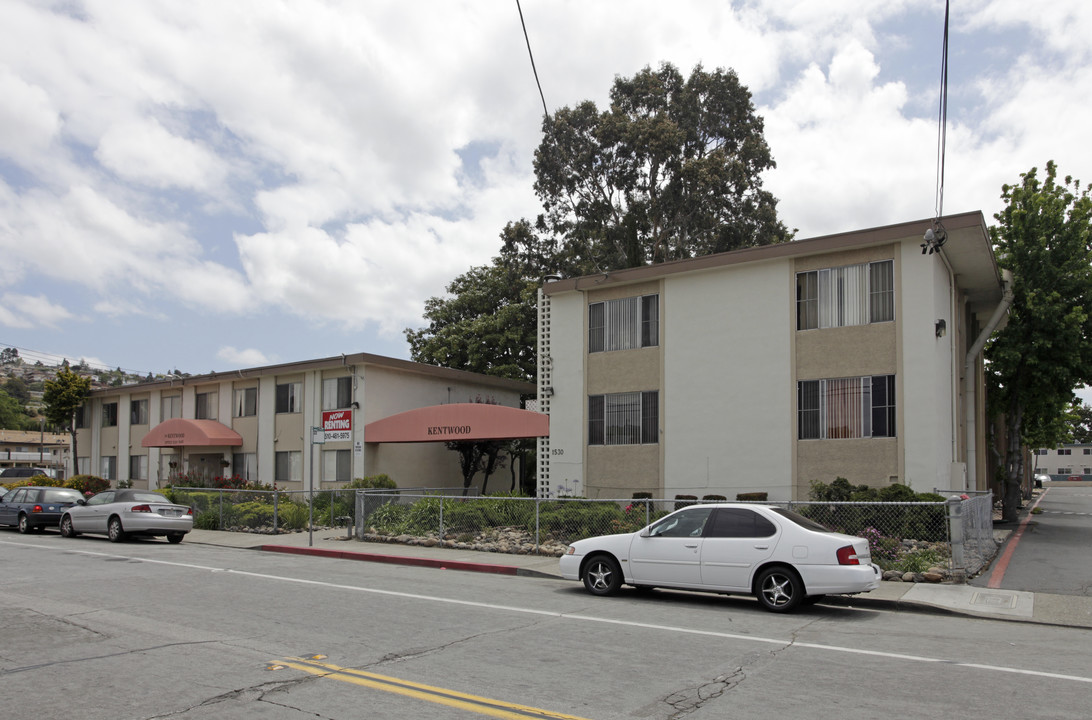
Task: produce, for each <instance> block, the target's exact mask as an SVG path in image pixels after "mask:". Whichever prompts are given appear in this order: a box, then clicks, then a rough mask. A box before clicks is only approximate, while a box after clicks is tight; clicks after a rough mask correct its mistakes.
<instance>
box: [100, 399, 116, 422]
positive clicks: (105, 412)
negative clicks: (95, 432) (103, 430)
mask: <svg viewBox="0 0 1092 720" xmlns="http://www.w3.org/2000/svg"><path fill="white" fill-rule="evenodd" d="M117 424H118V404H117V403H116V402H112V403H103V404H102V426H103V427H116V426H117Z"/></svg>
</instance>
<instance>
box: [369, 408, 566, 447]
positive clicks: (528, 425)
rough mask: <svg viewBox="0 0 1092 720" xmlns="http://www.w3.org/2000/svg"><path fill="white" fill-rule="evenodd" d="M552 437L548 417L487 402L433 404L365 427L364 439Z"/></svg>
mask: <svg viewBox="0 0 1092 720" xmlns="http://www.w3.org/2000/svg"><path fill="white" fill-rule="evenodd" d="M549 434H550V417H549V416H548V415H545V414H543V413H538V412H534V411H532V410H520V409H519V408H511V407H505V406H503V405H487V404H485V403H455V404H452V405H433V406H431V407H423V408H418V409H417V410H407V411H406V412H403V413H398V414H397V415H391V416H390V417H385V418H383V419H382V420H376V421H375V422H372V423H368V424H367V425H365V426H364V440H365V442H370V443H373V442H385V443H407V442H447V441H449V440H513V439H516V438H527V437H545V436H547V435H549Z"/></svg>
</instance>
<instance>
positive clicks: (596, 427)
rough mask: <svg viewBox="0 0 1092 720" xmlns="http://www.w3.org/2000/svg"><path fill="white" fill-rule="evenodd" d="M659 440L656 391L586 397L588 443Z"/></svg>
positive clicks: (644, 443) (614, 443)
mask: <svg viewBox="0 0 1092 720" xmlns="http://www.w3.org/2000/svg"><path fill="white" fill-rule="evenodd" d="M659 440H660V393H659V392H657V391H655V390H653V391H648V392H628V393H613V394H610V395H590V396H589V397H588V444H589V445H648V444H654V443H657V442H659Z"/></svg>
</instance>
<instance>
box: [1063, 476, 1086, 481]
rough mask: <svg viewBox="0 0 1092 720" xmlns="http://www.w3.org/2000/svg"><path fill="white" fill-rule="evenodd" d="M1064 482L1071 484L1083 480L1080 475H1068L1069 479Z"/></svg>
mask: <svg viewBox="0 0 1092 720" xmlns="http://www.w3.org/2000/svg"><path fill="white" fill-rule="evenodd" d="M1066 480H1072V481H1073V482H1080V481H1081V480H1084V478H1083V477H1081V476H1080V475H1070V476H1069V477H1067V478H1066Z"/></svg>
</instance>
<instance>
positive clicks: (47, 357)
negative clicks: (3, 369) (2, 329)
mask: <svg viewBox="0 0 1092 720" xmlns="http://www.w3.org/2000/svg"><path fill="white" fill-rule="evenodd" d="M0 347H2V348H11V349H13V350H18V351H19V357H20V358H22V359H23V360H30V361H32V362H41V363H42V364H43V365H60V364H61V363H62V362H64V361H65V360H68V363H69V364H70V365H79V364H80V362H87V361H86V360H84V358H83V357H82V356H80V357H75V356H73V357H65V356H63V355H54V354H53V353H47V352H41V351H39V350H30V349H28V348H21V347H18V346H16V345H8V344H7V343H3V342H0ZM87 366H88V367H89V368H92V369H93V370H104V371H108V372H113V371H114V370H115V369H118V370H121V371H122V372H124V373H128V374H130V375H141V376H144V375H148V374H149V373H148V371H146V370H133V369H131V368H123V367H121V366H118V367H117V368H113V367H109V366H107V365H103V364H102V363H90V362H87Z"/></svg>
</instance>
